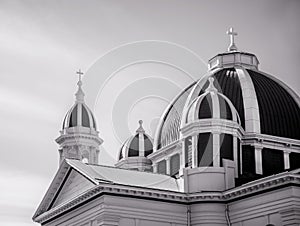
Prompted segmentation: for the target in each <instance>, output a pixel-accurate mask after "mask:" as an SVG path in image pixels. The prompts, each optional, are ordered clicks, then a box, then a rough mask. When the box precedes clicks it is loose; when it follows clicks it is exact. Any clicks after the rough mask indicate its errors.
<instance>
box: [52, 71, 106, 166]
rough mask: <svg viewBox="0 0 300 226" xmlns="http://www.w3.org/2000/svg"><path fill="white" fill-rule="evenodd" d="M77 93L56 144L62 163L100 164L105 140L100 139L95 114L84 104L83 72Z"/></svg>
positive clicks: (79, 74) (80, 73) (79, 73)
mask: <svg viewBox="0 0 300 226" xmlns="http://www.w3.org/2000/svg"><path fill="white" fill-rule="evenodd" d="M76 73H77V74H78V76H79V79H78V82H77V85H78V90H77V92H76V93H75V97H76V98H75V103H74V105H73V106H72V107H71V109H70V110H69V111H68V112H67V114H66V116H65V118H64V120H63V126H62V130H61V131H60V136H59V137H58V138H57V139H56V142H57V143H58V144H59V145H60V148H59V154H60V163H61V162H62V161H63V159H79V160H82V161H83V162H87V163H93V164H97V163H98V157H99V151H100V149H99V146H100V145H101V144H102V142H103V140H102V139H101V138H100V137H99V135H98V134H99V132H98V131H97V127H96V120H95V117H94V114H93V112H92V111H91V110H90V109H89V107H88V106H87V105H86V104H85V102H84V92H83V90H82V80H81V76H82V75H83V73H82V72H81V70H79V71H78V72H76Z"/></svg>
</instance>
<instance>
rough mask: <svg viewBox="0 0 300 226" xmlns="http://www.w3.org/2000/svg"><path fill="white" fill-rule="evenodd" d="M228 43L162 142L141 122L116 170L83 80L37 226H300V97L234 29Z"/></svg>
mask: <svg viewBox="0 0 300 226" xmlns="http://www.w3.org/2000/svg"><path fill="white" fill-rule="evenodd" d="M227 33H228V35H229V36H230V40H231V41H230V45H229V47H228V50H227V51H226V52H223V53H219V54H217V55H216V56H214V57H213V58H211V59H210V60H208V71H207V73H206V74H204V75H203V76H201V78H199V79H198V80H197V81H195V82H194V83H192V84H190V85H189V86H188V87H186V88H185V89H184V90H183V91H182V92H181V93H179V94H178V95H177V96H176V97H175V98H174V99H173V101H172V102H171V104H170V105H169V106H168V107H167V108H166V109H165V111H164V113H163V114H162V116H161V118H160V122H159V124H158V127H157V130H156V134H155V136H154V137H153V138H152V137H151V136H150V135H149V134H148V133H147V131H145V129H144V128H143V121H142V120H139V121H138V123H137V129H136V131H135V132H134V133H133V134H132V136H131V137H129V138H128V139H127V140H125V141H124V143H123V145H122V146H121V147H120V149H119V152H118V156H116V158H117V160H118V161H117V163H116V164H115V166H114V167H113V166H104V165H99V164H98V159H99V152H100V146H101V144H102V143H103V140H102V139H101V137H99V132H98V130H97V123H96V116H95V115H94V114H93V112H92V111H91V110H90V109H89V107H88V106H87V105H86V104H85V100H84V92H83V89H82V85H83V84H82V81H81V79H79V81H78V91H77V92H76V94H75V96H76V99H75V104H74V105H73V106H72V107H71V109H70V110H69V111H68V112H67V114H66V116H65V118H64V120H63V125H62V130H61V131H60V135H59V137H58V138H57V139H56V142H57V143H58V145H59V149H58V152H59V161H60V166H59V169H58V171H57V173H56V175H55V177H54V179H53V181H52V183H51V184H50V187H49V188H48V190H47V192H46V194H45V196H44V198H43V200H42V201H41V203H40V205H39V206H38V208H37V210H36V212H35V213H34V216H33V220H34V221H35V222H38V223H40V224H41V225H45V226H54V225H55V226H56V225H62V226H70V225H74V226H75V225H76V226H77V225H78V226H200V225H201V226H214V225H220V226H221V225H223V226H225V225H230V226H254V225H257V226H271V225H273V226H281V225H286V226H287V225H289V226H299V225H300V97H299V96H298V95H297V94H296V93H295V92H294V91H293V90H292V89H291V88H289V87H288V86H287V85H286V84H285V83H283V82H282V81H280V80H278V79H277V78H276V77H274V76H272V75H269V74H267V73H264V72H262V71H260V70H259V63H260V62H259V60H258V58H257V57H256V55H254V54H253V53H248V52H243V51H240V50H238V49H237V46H236V44H235V41H234V37H235V35H237V33H236V32H234V30H233V29H232V28H231V29H230V30H229V31H228V32H227ZM274 63H275V62H274ZM79 74H80V75H81V72H79ZM101 132H105V131H101Z"/></svg>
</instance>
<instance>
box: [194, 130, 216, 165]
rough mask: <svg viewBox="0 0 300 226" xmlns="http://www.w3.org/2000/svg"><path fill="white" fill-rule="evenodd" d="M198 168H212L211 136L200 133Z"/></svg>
mask: <svg viewBox="0 0 300 226" xmlns="http://www.w3.org/2000/svg"><path fill="white" fill-rule="evenodd" d="M197 146H198V166H213V135H212V134H211V133H200V134H199V135H198V145H197Z"/></svg>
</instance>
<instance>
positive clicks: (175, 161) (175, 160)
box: [170, 154, 180, 176]
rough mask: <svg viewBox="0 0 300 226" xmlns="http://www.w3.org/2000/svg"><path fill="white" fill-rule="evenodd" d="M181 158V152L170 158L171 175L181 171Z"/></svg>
mask: <svg viewBox="0 0 300 226" xmlns="http://www.w3.org/2000/svg"><path fill="white" fill-rule="evenodd" d="M179 168H180V158H179V154H176V155H173V156H172V157H171V159H170V176H174V175H176V174H177V173H178V172H179Z"/></svg>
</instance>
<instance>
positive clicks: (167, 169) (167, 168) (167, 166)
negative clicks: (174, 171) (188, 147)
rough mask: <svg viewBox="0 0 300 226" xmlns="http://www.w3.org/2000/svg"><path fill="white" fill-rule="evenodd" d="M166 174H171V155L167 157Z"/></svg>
mask: <svg viewBox="0 0 300 226" xmlns="http://www.w3.org/2000/svg"><path fill="white" fill-rule="evenodd" d="M166 174H167V175H170V157H167V158H166Z"/></svg>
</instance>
